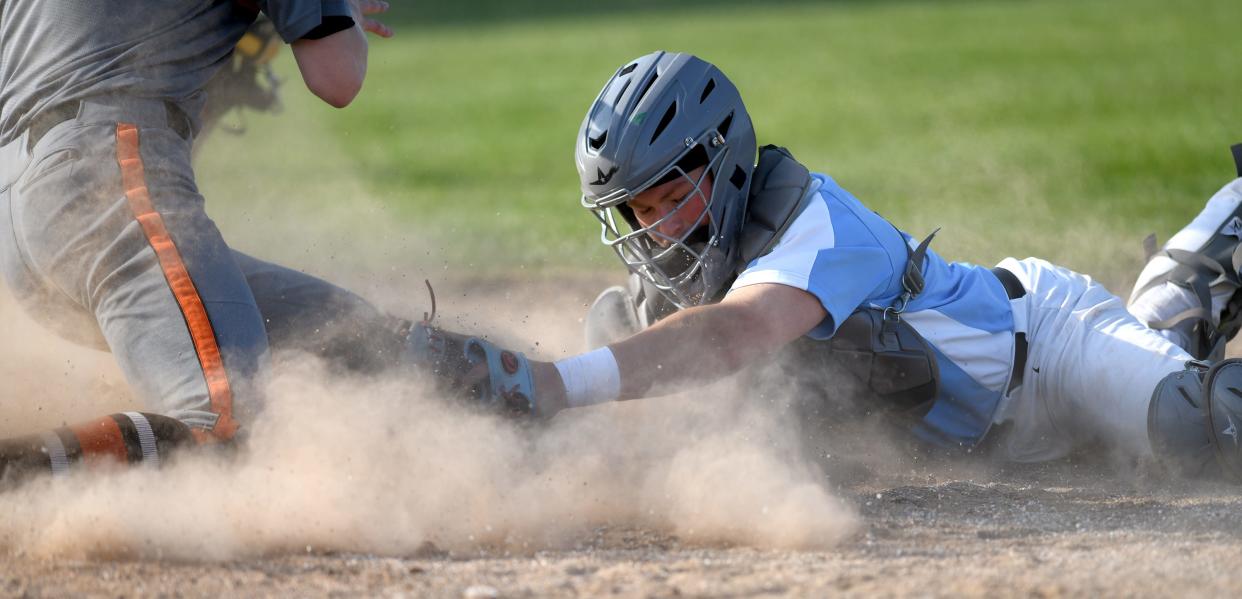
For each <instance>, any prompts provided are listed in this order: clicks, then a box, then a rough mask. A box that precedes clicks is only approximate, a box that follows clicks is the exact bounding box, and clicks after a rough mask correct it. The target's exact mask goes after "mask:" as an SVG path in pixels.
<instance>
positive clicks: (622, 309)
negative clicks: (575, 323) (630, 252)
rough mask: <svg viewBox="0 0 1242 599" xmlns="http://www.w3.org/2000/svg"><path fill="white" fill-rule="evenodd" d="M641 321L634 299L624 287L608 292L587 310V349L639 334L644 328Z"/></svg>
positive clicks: (596, 299)
mask: <svg viewBox="0 0 1242 599" xmlns="http://www.w3.org/2000/svg"><path fill="white" fill-rule="evenodd" d="M638 318H639V317H638V307H637V306H636V305H635V302H634V296H632V295H630V292H629V291H628V290H627V289H626V288H625V287H621V286H619V285H618V286H614V287H609V288H607V289H605V290H604V291H603V292H602V293H600V294H599V296H598V297H596V298H595V301H594V302H592V303H591V307H590V308H589V309H587V315H586V322H585V323H584V326H583V328H584V329H585V332H586V343H587V347H589V348H591V349H595V348H599V347H604V346H605V345H608V344H609V343H615V342H617V341H620V340H622V339H625V338H626V337H629V336H630V335H633V334H634V333H637V332H638V331H640V330H642V328H643V327H642V324H640V323H639V320H638Z"/></svg>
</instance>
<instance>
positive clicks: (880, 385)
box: [738, 146, 940, 417]
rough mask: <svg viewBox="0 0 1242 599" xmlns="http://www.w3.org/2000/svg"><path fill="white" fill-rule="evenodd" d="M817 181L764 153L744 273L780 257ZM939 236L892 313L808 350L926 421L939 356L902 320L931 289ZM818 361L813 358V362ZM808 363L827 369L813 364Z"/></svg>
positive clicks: (909, 267) (777, 151)
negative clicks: (770, 256)
mask: <svg viewBox="0 0 1242 599" xmlns="http://www.w3.org/2000/svg"><path fill="white" fill-rule="evenodd" d="M810 187H811V175H810V172H809V171H808V170H807V168H806V167H804V166H802V164H800V163H799V162H798V161H797V160H795V159H794V158H793V156H792V155H791V154H790V153H789V151H788V150H786V149H785V148H781V147H777V146H764V147H762V148H760V150H759V163H758V164H757V165H756V166H755V172H754V178H753V180H752V183H751V195H750V203H749V205H748V206H747V219H746V224H745V225H744V226H743V229H742V234H741V237H740V240H741V251H740V253H739V254H740V256H741V259H740V260H739V261H738V272H739V273H740V272H741V271H742V270H745V268H746V267H747V265H749V264H750V262H751V261H752V260H754V259H756V258H758V257H760V256H763V255H765V254H767V253H768V252H770V251H772V248H773V247H774V246H775V245H776V244H777V242H778V241H780V238H781V235H783V234H784V233H785V231H786V230H787V229H788V228H789V225H790V224H792V223H793V221H794V219H795V218H797V216H798V215H799V214H801V212H802V210H803V208H805V207H806V206H807V205H808V204H809V203H810V202H811V201H812V199H813V198H814V197H815V195H814V194H811V193H809V191H810ZM935 235H936V233H935V232H933V233H932V234H931V235H929V236H928V237H927V239H925V240H923V242H922V243H921V244H919V246H918V248H917V249H914V250H911V249H910V248H909V246H907V248H906V252H907V258H908V259H907V263H906V269H905V272H904V273H903V275H902V294H901V295H900V296H899V297H898V298H897V301H896V302H895V303H894V304H893V305H892V306H889V307H887V308H883V309H881V308H870V307H865V308H860V309H858V310H857V311H855V312H854V313H853V314H851V315H850V316H849V317H848V318H846V319H845V321H844V322H842V323H841V324H840V325H839V326H838V327H837V332H836V334H835V335H834V336H833V337H832V338H831V339H829V340H827V341H812V340H810V339H803V340H802V341H801V342H799V344H800V345H801V346H802V347H801V348H800V350H802V351H807V352H812V353H815V354H819V357H822V358H823V359H824V360H826V361H830V362H835V363H837V364H839V365H841V366H842V367H843V368H844V369H845V370H847V371H849V372H851V373H853V374H854V375H855V376H857V377H858V378H859V379H860V380H861V381H862V382H863V383H865V384H866V385H867V388H868V389H870V390H871V391H872V392H873V393H874V394H875V395H876V396H877V397H878V399H880V400H881V401H882V402H883V403H885V404H889V406H890V407H892V408H896V409H897V410H898V411H900V412H902V413H906V414H910V415H912V416H915V417H921V416H922V415H924V414H926V413H927V410H929V409H930V408H931V404H932V402H933V401H934V400H935V397H936V392H937V390H938V387H939V382H938V381H939V378H940V377H939V369H938V368H937V366H936V358H935V354H933V353H932V350H931V346H930V345H929V344H928V343H927V341H926V340H925V339H923V337H922V336H921V335H919V333H918V331H916V330H914V327H912V326H910V324H909V323H907V322H905V321H903V320H902V319H901V312H902V311H904V310H905V307H906V304H908V303H909V302H910V300H912V299H914V298H915V297H917V296H918V294H919V293H921V292H922V291H923V283H924V282H923V262H924V258H925V257H926V253H927V246H928V245H929V244H930V243H931V240H932V237H934V236H935ZM807 357H810V356H807ZM808 363H811V364H815V363H821V362H820V361H819V360H811V361H809V362H808Z"/></svg>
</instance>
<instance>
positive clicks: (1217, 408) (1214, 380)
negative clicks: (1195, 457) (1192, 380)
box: [1204, 358, 1242, 482]
mask: <svg viewBox="0 0 1242 599" xmlns="http://www.w3.org/2000/svg"><path fill="white" fill-rule="evenodd" d="M1204 387H1205V393H1204V397H1205V399H1206V413H1207V428H1208V434H1209V436H1210V437H1211V439H1212V446H1213V448H1214V449H1215V450H1216V458H1217V461H1218V462H1220V465H1221V467H1222V468H1223V469H1224V471H1225V474H1226V475H1228V476H1229V478H1231V479H1233V480H1234V482H1242V445H1240V444H1239V442H1238V425H1239V424H1240V423H1242V360H1239V359H1237V358H1232V359H1229V360H1225V361H1223V362H1220V363H1219V364H1216V365H1215V366H1213V367H1212V369H1211V370H1209V371H1208V373H1207V379H1206V382H1205V383H1204Z"/></svg>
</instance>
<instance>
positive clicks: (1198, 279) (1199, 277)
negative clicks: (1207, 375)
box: [1130, 178, 1242, 360]
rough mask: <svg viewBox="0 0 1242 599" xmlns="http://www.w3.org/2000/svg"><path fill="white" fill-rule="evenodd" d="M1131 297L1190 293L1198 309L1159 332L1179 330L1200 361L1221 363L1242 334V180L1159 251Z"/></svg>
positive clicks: (1160, 324) (1172, 318)
mask: <svg viewBox="0 0 1242 599" xmlns="http://www.w3.org/2000/svg"><path fill="white" fill-rule="evenodd" d="M1152 239H1153V240H1152V241H1151V243H1152V247H1149V248H1148V254H1149V259H1148V262H1147V265H1146V266H1145V267H1144V268H1143V272H1142V273H1140V274H1139V278H1138V281H1137V282H1136V283H1135V286H1134V291H1133V293H1132V294H1131V296H1130V301H1131V303H1134V302H1135V301H1137V300H1138V299H1139V297H1140V296H1142V295H1143V294H1144V293H1146V292H1147V291H1148V290H1151V289H1155V288H1157V287H1161V286H1163V285H1165V284H1166V283H1167V284H1172V285H1175V286H1177V287H1181V288H1182V289H1185V290H1187V291H1188V292H1189V293H1190V294H1191V295H1192V296H1193V297H1194V298H1195V300H1196V301H1195V303H1196V304H1197V305H1195V306H1193V307H1191V308H1189V309H1186V310H1184V311H1182V312H1180V313H1178V314H1173V315H1169V316H1167V317H1163V318H1162V320H1158V321H1155V322H1149V323H1147V324H1148V326H1150V327H1151V328H1153V329H1162V330H1163V329H1174V330H1178V331H1179V332H1180V333H1181V334H1182V335H1184V336H1185V337H1186V338H1187V339H1188V340H1189V345H1190V347H1187V348H1186V349H1187V351H1189V352H1190V353H1191V354H1192V355H1194V356H1195V358H1197V359H1200V360H1216V359H1220V358H1221V357H1223V356H1224V345H1225V342H1227V341H1228V340H1229V339H1232V338H1233V336H1234V335H1236V334H1237V333H1238V329H1239V328H1242V293H1239V289H1242V277H1240V276H1239V272H1240V271H1242V178H1240V179H1236V180H1234V181H1233V182H1232V183H1230V184H1228V185H1226V186H1225V187H1224V188H1222V189H1221V190H1220V191H1219V192H1217V193H1216V195H1214V196H1212V198H1211V199H1210V200H1208V203H1207V206H1206V207H1204V209H1203V211H1202V212H1201V213H1200V214H1199V215H1198V216H1197V217H1196V218H1195V219H1194V221H1192V222H1191V223H1190V224H1189V225H1187V226H1186V227H1185V228H1184V229H1182V230H1181V231H1180V232H1178V234H1177V235H1175V236H1173V237H1172V238H1171V239H1170V240H1169V242H1168V243H1167V244H1165V247H1164V248H1162V249H1161V250H1160V251H1155V247H1154V243H1155V242H1154V238H1152Z"/></svg>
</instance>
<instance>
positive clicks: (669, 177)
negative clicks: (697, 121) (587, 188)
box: [582, 132, 727, 307]
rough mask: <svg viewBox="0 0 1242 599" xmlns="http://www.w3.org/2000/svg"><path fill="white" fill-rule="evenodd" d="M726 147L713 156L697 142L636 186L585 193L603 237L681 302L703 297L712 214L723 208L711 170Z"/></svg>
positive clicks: (713, 238)
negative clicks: (717, 201) (715, 207)
mask: <svg viewBox="0 0 1242 599" xmlns="http://www.w3.org/2000/svg"><path fill="white" fill-rule="evenodd" d="M712 133H713V134H714V132H712ZM726 152H727V149H722V151H717V152H715V156H713V157H712V158H711V159H710V160H709V159H708V158H707V154H706V152H705V151H704V150H703V148H702V146H700V145H697V144H696V145H692V146H691V147H689V148H687V150H686V152H685V153H683V155H682V156H681V157H679V159H678V160H677V161H676V162H674V163H673V164H672V165H671V166H670V167H669V168H668V169H666V170H664V171H662V172H660V173H657V174H656V175H655V176H653V177H651V178H650V179H649V180H647V181H646V182H644V183H643V184H642V185H639V186H637V187H636V188H635V189H625V188H622V189H618V190H615V191H614V192H613V193H610V194H608V195H606V196H604V197H600V198H589V197H587V196H585V195H584V196H583V197H582V205H583V206H584V207H586V208H588V209H590V210H591V212H592V214H594V215H595V217H596V218H597V219H599V221H600V223H601V226H602V233H601V236H600V240H601V241H602V242H603V243H604V244H605V245H607V246H608V247H610V248H612V250H613V251H614V252H616V253H617V256H618V257H620V258H621V261H622V262H624V263H625V265H626V267H628V268H629V269H630V270H631V271H633V272H636V273H638V274H639V275H640V276H642V277H643V278H645V279H647V280H648V281H650V282H651V283H653V284H654V285H655V286H656V288H657V289H658V290H660V291H661V292H663V293H664V294H665V295H666V296H668V297H669V299H671V300H673V302H674V303H676V304H678V305H679V306H680V307H686V306H693V305H697V304H699V303H701V302H702V300H703V295H704V292H705V289H704V288H703V287H704V286H703V278H702V276H700V275H701V272H702V269H703V265H704V263H705V262H706V261H707V260H708V259H709V254H710V252H709V248H711V247H713V246H714V245H715V244H716V243H717V241H718V239H719V235H720V227H719V224H718V223H717V222H716V221H715V219H714V218H713V214H716V213H719V212H720V211H719V210H713V209H712V202H713V201H715V194H713V190H712V187H713V181H714V179H713V176H712V173H713V171H714V170H715V169H716V168H717V167H718V165H719V164H720V163H721V162H722V160H723V159H724V157H725V155H726ZM670 194H672V195H670ZM636 209H637V210H636ZM622 222H624V223H625V224H624V225H622V224H621V223H622Z"/></svg>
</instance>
